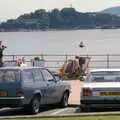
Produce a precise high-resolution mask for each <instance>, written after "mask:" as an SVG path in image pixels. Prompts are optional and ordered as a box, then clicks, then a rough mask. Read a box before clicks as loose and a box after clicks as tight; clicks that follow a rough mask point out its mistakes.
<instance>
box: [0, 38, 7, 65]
mask: <svg viewBox="0 0 120 120" xmlns="http://www.w3.org/2000/svg"><path fill="white" fill-rule="evenodd" d="M5 48H7V47H6V46H4V45H2V41H1V40H0V67H2V66H3V51H4V49H5Z"/></svg>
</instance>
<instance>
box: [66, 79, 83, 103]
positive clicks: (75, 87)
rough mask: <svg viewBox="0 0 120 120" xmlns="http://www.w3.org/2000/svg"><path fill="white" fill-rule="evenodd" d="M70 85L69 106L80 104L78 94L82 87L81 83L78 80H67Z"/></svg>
mask: <svg viewBox="0 0 120 120" xmlns="http://www.w3.org/2000/svg"><path fill="white" fill-rule="evenodd" d="M67 82H69V83H70V84H71V93H70V97H69V104H70V105H79V104H80V92H81V87H82V82H81V81H80V80H67Z"/></svg>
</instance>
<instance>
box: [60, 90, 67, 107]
mask: <svg viewBox="0 0 120 120" xmlns="http://www.w3.org/2000/svg"><path fill="white" fill-rule="evenodd" d="M68 98H69V94H68V93H67V92H65V93H64V94H63V97H62V100H61V102H60V106H61V107H67V106H68Z"/></svg>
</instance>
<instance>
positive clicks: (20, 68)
mask: <svg viewBox="0 0 120 120" xmlns="http://www.w3.org/2000/svg"><path fill="white" fill-rule="evenodd" d="M34 68H40V69H42V68H44V67H0V70H7V69H12V70H23V69H34Z"/></svg>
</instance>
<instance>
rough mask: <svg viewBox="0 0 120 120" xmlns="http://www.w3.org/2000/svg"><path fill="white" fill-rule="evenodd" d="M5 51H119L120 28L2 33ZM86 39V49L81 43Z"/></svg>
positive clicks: (71, 52)
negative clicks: (80, 45)
mask: <svg viewBox="0 0 120 120" xmlns="http://www.w3.org/2000/svg"><path fill="white" fill-rule="evenodd" d="M0 40H3V44H5V45H7V49H6V50H5V53H4V54H41V53H43V54H116V53H119V52H120V29H110V30H100V29H98V30H70V31H39V32H0ZM81 41H83V43H84V44H85V47H84V48H80V47H79V44H80V42H81Z"/></svg>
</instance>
